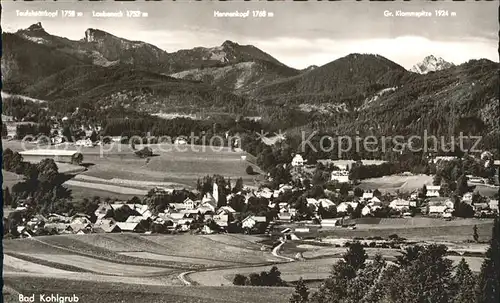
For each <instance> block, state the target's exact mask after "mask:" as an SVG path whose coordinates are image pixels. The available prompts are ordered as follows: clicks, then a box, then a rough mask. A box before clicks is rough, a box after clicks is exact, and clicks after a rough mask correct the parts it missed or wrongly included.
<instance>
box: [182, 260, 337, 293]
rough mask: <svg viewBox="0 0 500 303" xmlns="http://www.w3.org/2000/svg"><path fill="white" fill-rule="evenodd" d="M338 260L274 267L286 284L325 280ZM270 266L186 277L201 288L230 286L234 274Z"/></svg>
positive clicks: (200, 272)
mask: <svg viewBox="0 0 500 303" xmlns="http://www.w3.org/2000/svg"><path fill="white" fill-rule="evenodd" d="M338 260H339V259H338V258H322V259H315V260H307V261H296V262H290V263H283V264H278V265H276V266H277V267H278V269H279V270H280V271H281V278H282V279H283V280H285V281H287V282H293V281H297V280H299V279H300V278H301V277H302V278H303V279H304V280H317V279H325V278H326V277H328V275H329V274H330V272H331V268H332V265H333V264H335V262H337V261H338ZM271 267H272V266H269V265H268V266H253V267H242V268H230V269H217V270H210V271H199V272H195V273H192V274H189V275H188V278H189V279H190V280H191V281H193V282H195V283H196V284H198V285H203V286H221V285H225V286H227V285H232V283H233V282H232V281H233V278H234V276H235V275H236V274H244V275H249V274H251V273H260V272H261V271H269V270H270V269H271Z"/></svg>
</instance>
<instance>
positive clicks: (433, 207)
mask: <svg viewBox="0 0 500 303" xmlns="http://www.w3.org/2000/svg"><path fill="white" fill-rule="evenodd" d="M428 208H429V212H428V215H429V216H435V215H442V214H443V213H444V212H445V211H447V210H451V211H453V209H454V203H453V201H451V200H450V199H432V200H431V201H429V205H428Z"/></svg>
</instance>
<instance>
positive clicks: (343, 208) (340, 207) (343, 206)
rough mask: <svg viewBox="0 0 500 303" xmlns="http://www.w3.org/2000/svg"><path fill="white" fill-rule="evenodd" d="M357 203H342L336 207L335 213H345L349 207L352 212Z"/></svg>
mask: <svg viewBox="0 0 500 303" xmlns="http://www.w3.org/2000/svg"><path fill="white" fill-rule="evenodd" d="M358 204H359V203H357V202H342V203H340V204H339V205H337V213H347V211H348V210H349V207H351V208H352V209H353V210H354V209H356V207H358Z"/></svg>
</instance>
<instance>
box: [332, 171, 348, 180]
mask: <svg viewBox="0 0 500 303" xmlns="http://www.w3.org/2000/svg"><path fill="white" fill-rule="evenodd" d="M330 180H332V181H337V182H339V183H348V182H349V172H348V171H347V170H334V171H332V174H331V179H330Z"/></svg>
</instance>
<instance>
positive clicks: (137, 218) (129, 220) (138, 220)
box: [125, 216, 147, 223]
mask: <svg viewBox="0 0 500 303" xmlns="http://www.w3.org/2000/svg"><path fill="white" fill-rule="evenodd" d="M144 221H146V222H147V219H146V218H144V217H143V216H129V217H128V218H127V221H125V222H127V223H142V222H144Z"/></svg>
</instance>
